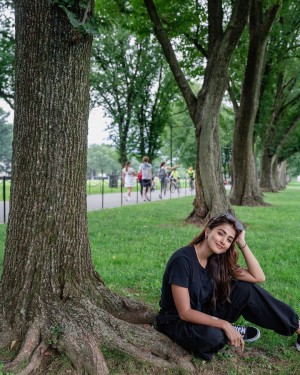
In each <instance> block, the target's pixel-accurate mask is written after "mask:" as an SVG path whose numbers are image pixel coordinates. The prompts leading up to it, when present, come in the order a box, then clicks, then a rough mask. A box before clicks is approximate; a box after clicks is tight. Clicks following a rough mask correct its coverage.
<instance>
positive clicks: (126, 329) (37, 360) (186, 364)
mask: <svg viewBox="0 0 300 375" xmlns="http://www.w3.org/2000/svg"><path fill="white" fill-rule="evenodd" d="M138 305H139V304H138ZM41 310H42V311H47V318H41V317H37V318H36V319H35V320H34V322H33V323H32V324H31V325H30V327H29V328H28V331H27V334H26V335H25V338H24V341H23V344H22V346H21V349H20V351H19V353H18V355H17V357H16V358H15V359H14V360H13V361H12V362H11V363H10V364H8V365H6V366H5V369H4V370H5V371H9V372H13V373H14V374H17V375H28V374H30V373H31V372H32V371H33V370H35V369H37V368H38V367H39V366H40V364H41V362H42V359H43V355H44V353H45V351H46V350H47V347H48V346H49V345H51V346H52V347H53V348H56V349H58V350H59V351H60V352H61V353H64V354H65V355H66V356H67V357H68V358H69V360H70V361H71V363H72V364H73V366H74V368H75V369H76V371H77V373H78V374H88V375H99V374H103V375H107V374H109V369H108V367H107V364H106V361H105V358H104V356H103V354H102V352H101V350H100V348H101V347H106V348H108V349H113V350H118V351H120V352H123V353H126V354H128V355H130V356H131V357H133V358H135V359H138V360H140V361H143V362H147V363H149V364H151V365H153V366H157V367H164V368H173V369H174V368H178V369H179V368H181V369H185V370H187V371H188V372H189V373H194V372H195V369H194V366H193V365H192V363H191V356H190V355H189V354H188V353H187V352H186V351H185V350H184V349H182V348H181V347H179V346H178V345H176V344H175V343H173V342H172V341H171V340H170V339H169V338H168V337H166V336H164V335H162V334H160V333H159V332H157V331H156V330H155V329H154V328H153V327H152V326H150V325H148V324H133V323H129V322H127V321H124V320H121V319H119V318H117V317H116V316H114V315H112V314H111V313H110V312H107V311H106V310H104V309H102V308H100V307H99V306H98V304H95V303H94V301H93V298H91V299H88V298H80V299H79V298H69V299H67V300H65V301H61V302H55V303H51V302H49V303H47V305H44V306H43V307H42V309H41ZM136 313H137V311H135V314H136ZM115 315H119V314H115ZM133 316H134V315H132V317H133ZM126 318H128V316H126ZM45 319H47V320H45ZM74 371H75V370H74Z"/></svg>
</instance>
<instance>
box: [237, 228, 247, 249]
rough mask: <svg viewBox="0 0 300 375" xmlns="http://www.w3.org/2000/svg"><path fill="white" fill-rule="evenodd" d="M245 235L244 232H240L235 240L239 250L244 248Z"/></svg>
mask: <svg viewBox="0 0 300 375" xmlns="http://www.w3.org/2000/svg"><path fill="white" fill-rule="evenodd" d="M245 235H246V232H245V231H244V230H242V231H241V233H240V234H239V235H238V236H237V238H236V243H237V245H238V247H239V248H240V249H241V248H243V247H244V246H245V243H246V240H245Z"/></svg>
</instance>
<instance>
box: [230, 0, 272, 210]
mask: <svg viewBox="0 0 300 375" xmlns="http://www.w3.org/2000/svg"><path fill="white" fill-rule="evenodd" d="M278 10H279V5H278V4H277V5H274V6H273V7H271V8H270V10H269V11H268V12H267V15H266V16H264V14H263V9H262V1H261V0H254V1H253V2H252V6H251V16H250V25H249V31H250V42H249V50H248V58H247V65H246V71H245V77H244V83H243V88H242V95H241V104H240V108H239V110H238V115H237V121H236V124H235V129H234V136H233V147H232V161H233V164H232V166H233V186H232V190H231V196H230V201H231V203H232V204H235V205H246V206H255V205H263V204H264V202H263V198H262V193H261V191H260V189H259V185H258V180H257V176H256V168H255V158H254V153H253V129H254V123H255V118H256V113H257V108H258V101H259V93H260V86H261V78H262V70H263V64H264V55H265V50H266V45H267V40H268V35H269V32H270V29H271V26H272V24H273V22H274V20H275V17H276V14H277V12H278ZM264 18H265V19H264Z"/></svg>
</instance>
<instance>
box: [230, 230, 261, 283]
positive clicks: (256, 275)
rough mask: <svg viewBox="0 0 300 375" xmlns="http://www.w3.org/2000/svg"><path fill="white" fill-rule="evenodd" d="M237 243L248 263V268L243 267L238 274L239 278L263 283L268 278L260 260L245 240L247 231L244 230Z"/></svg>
mask: <svg viewBox="0 0 300 375" xmlns="http://www.w3.org/2000/svg"><path fill="white" fill-rule="evenodd" d="M236 243H237V245H238V247H239V248H240V250H241V252H242V254H243V257H244V259H245V262H246V264H247V269H244V268H241V272H240V274H239V275H238V276H237V279H238V280H242V281H248V282H250V283H261V282H263V281H265V280H266V278H265V274H264V271H263V270H262V268H261V266H260V264H259V263H258V260H257V259H256V258H255V256H254V254H253V253H252V251H251V250H250V248H249V246H248V244H247V242H246V240H245V231H244V230H243V231H242V232H241V233H240V234H239V236H238V238H237V240H236Z"/></svg>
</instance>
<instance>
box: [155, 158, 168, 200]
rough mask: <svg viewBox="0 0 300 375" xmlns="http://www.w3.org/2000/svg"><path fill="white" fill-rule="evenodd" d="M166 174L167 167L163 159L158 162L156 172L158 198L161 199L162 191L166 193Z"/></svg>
mask: <svg viewBox="0 0 300 375" xmlns="http://www.w3.org/2000/svg"><path fill="white" fill-rule="evenodd" d="M167 175H168V167H167V166H166V162H165V161H163V162H162V163H161V164H160V167H159V170H158V174H157V177H158V178H159V181H160V194H159V198H160V199H162V193H163V192H164V195H166V191H167V181H166V178H167Z"/></svg>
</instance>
